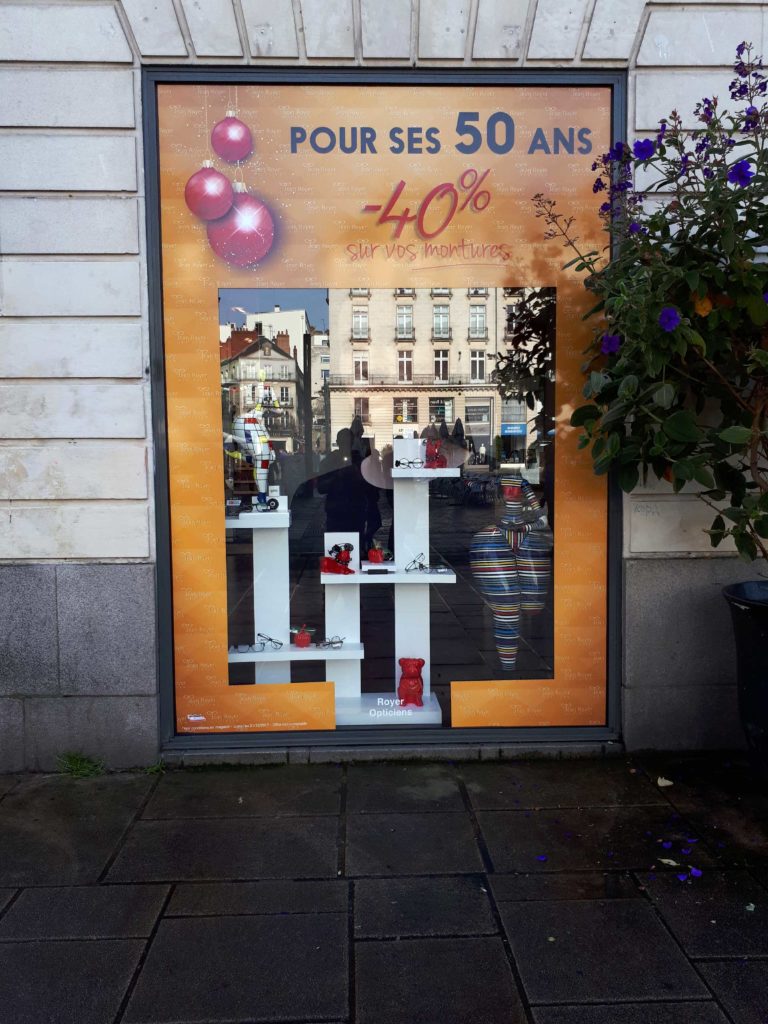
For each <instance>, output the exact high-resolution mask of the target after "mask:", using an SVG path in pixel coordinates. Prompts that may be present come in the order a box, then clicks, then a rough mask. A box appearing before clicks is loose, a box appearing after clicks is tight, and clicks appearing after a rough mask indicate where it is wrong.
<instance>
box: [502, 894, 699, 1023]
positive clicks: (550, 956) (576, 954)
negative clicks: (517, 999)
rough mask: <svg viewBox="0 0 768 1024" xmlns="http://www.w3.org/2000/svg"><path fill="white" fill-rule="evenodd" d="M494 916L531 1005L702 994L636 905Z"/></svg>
mask: <svg viewBox="0 0 768 1024" xmlns="http://www.w3.org/2000/svg"><path fill="white" fill-rule="evenodd" d="M499 911H500V913H501V919H502V922H503V924H504V928H505V930H506V933H507V937H508V938H509V942H510V945H511V946H512V951H513V953H514V956H515V959H516V961H517V965H518V969H519V971H520V977H521V979H522V982H523V985H524V987H525V990H526V993H527V994H528V998H529V999H530V1001H531V1002H532V1003H559V1002H562V1003H577V1002H611V1001H614V1000H615V1001H620V1002H638V1001H642V1000H644V999H667V1000H671V999H692V998H697V997H701V998H707V996H708V992H707V989H706V987H705V986H704V985H703V983H702V982H701V980H700V979H699V978H698V976H697V974H696V972H695V971H694V969H693V968H692V967H691V965H690V964H689V963H688V961H687V960H686V959H685V957H684V956H683V954H682V953H681V952H680V950H679V949H678V947H677V945H676V944H675V942H674V940H673V939H672V938H671V937H670V935H669V934H668V932H667V931H666V930H665V928H664V926H663V925H662V924H661V923H660V922H659V920H658V919H657V917H656V915H655V914H654V911H653V909H652V908H651V907H650V906H648V905H647V904H646V903H644V902H642V901H640V900H583V901H581V900H573V901H565V900H558V901H555V902H552V903H548V902H538V903H536V902H528V903H501V904H499Z"/></svg>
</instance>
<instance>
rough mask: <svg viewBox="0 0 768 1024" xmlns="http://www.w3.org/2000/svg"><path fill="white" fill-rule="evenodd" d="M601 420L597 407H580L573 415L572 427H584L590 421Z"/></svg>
mask: <svg viewBox="0 0 768 1024" xmlns="http://www.w3.org/2000/svg"><path fill="white" fill-rule="evenodd" d="M599 418H600V410H599V409H598V407H597V406H596V405H580V406H579V408H578V409H574V410H573V412H572V413H571V426H572V427H583V426H584V424H585V423H589V421H590V420H592V421H594V420H597V419H599Z"/></svg>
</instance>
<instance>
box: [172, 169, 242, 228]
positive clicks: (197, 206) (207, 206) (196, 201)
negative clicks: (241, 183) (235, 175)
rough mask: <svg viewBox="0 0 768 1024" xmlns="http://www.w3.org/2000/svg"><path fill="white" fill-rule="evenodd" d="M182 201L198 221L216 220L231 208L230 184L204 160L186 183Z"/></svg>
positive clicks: (231, 193) (231, 194) (231, 192)
mask: <svg viewBox="0 0 768 1024" xmlns="http://www.w3.org/2000/svg"><path fill="white" fill-rule="evenodd" d="M184 199H185V201H186V204H187V206H188V207H189V208H190V210H191V211H192V213H194V215H195V216H196V217H199V218H200V220H217V219H218V218H219V217H223V216H224V214H225V213H227V212H228V211H229V209H230V207H231V206H232V200H233V199H234V193H233V191H232V182H231V181H230V180H229V178H227V177H226V176H225V175H223V174H222V173H221V172H220V171H217V170H216V169H215V168H214V167H213V166H212V164H211V162H210V160H206V161H205V163H204V164H203V166H202V167H201V168H200V170H199V171H195V173H194V174H193V175H192V177H191V178H190V179H189V181H188V182H187V186H186V188H185V189H184Z"/></svg>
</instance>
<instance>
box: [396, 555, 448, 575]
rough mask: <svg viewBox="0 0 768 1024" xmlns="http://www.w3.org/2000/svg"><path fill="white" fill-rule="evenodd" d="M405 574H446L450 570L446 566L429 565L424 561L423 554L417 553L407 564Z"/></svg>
mask: <svg viewBox="0 0 768 1024" xmlns="http://www.w3.org/2000/svg"><path fill="white" fill-rule="evenodd" d="M405 571H406V572H430V573H434V572H436V573H446V572H450V571H451V570H450V569H449V568H448V566H447V565H430V564H429V563H428V562H425V561H424V554H423V553H421V552H420V553H419V554H418V555H416V557H415V558H414V559H413V560H412V561H410V562H409V563H408V565H406V567H405Z"/></svg>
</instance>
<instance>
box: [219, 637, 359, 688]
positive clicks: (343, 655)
mask: <svg viewBox="0 0 768 1024" xmlns="http://www.w3.org/2000/svg"><path fill="white" fill-rule="evenodd" d="M364 654H365V652H364V651H363V645H362V644H348V643H347V642H346V640H345V641H344V646H343V647H335V648H334V647H315V646H314V644H313V645H312V646H311V647H297V646H296V645H295V644H283V646H282V647H281V648H280V650H279V651H230V652H229V660H230V662H232V663H233V664H234V663H236V662H244V661H253V662H262V661H263V662H269V661H278V662H285V661H362V659H363V657H364ZM283 681H284V682H285V680H283Z"/></svg>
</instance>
